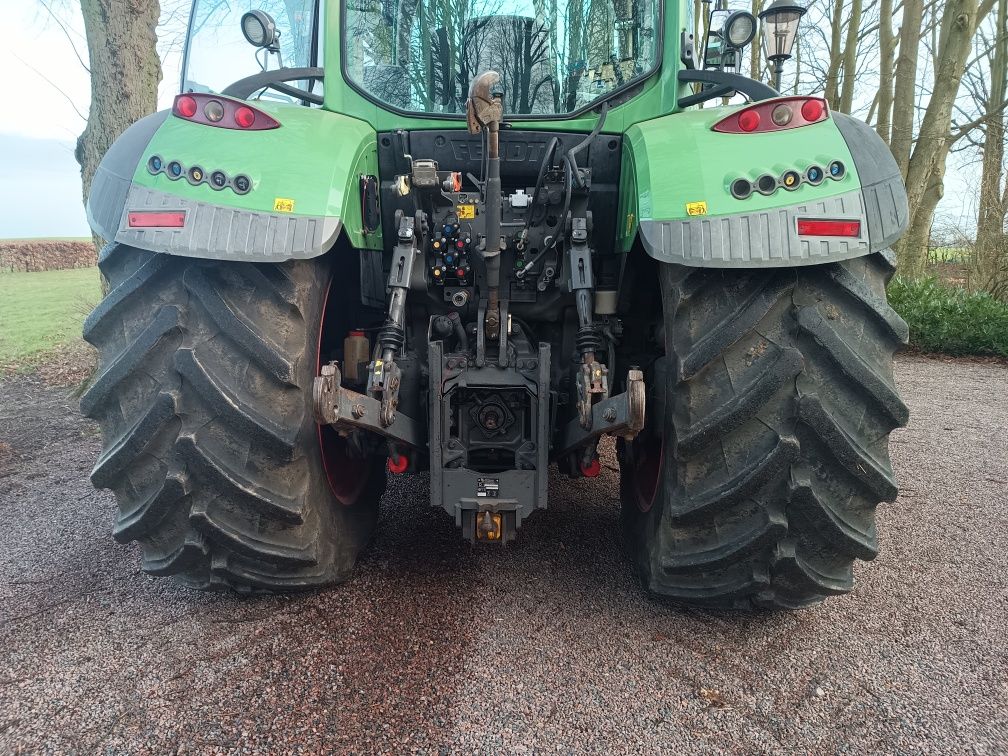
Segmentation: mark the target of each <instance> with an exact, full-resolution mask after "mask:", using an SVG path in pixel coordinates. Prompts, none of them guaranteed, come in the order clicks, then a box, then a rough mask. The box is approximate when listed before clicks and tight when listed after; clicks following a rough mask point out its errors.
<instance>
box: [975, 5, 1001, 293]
mask: <svg viewBox="0 0 1008 756" xmlns="http://www.w3.org/2000/svg"><path fill="white" fill-rule="evenodd" d="M996 34H997V37H996V42H995V45H994V51H993V55H992V56H991V57H990V58H988V61H989V65H990V69H989V70H990V77H991V80H990V90H989V94H988V96H987V102H986V103H984V110H985V113H986V118H985V122H984V125H983V131H984V143H983V157H982V169H981V174H980V201H979V208H978V212H977V232H976V244H975V245H974V248H973V256H972V259H971V260H970V286H971V288H974V289H982V290H985V291H988V292H990V293H991V294H994V295H996V296H1004V295H1005V294H1006V293H1008V249H1006V247H1008V239H1006V237H1005V213H1006V210H1008V207H1006V206H1005V194H1004V193H1003V192H1002V189H1001V179H1002V176H1003V174H1004V154H1005V113H1004V108H1003V105H1004V102H1005V97H1006V95H1008V0H998V9H997V25H996ZM1006 191H1008V186H1006Z"/></svg>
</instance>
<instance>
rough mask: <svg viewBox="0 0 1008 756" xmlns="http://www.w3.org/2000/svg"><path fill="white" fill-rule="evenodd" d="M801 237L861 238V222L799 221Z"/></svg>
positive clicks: (804, 219)
mask: <svg viewBox="0 0 1008 756" xmlns="http://www.w3.org/2000/svg"><path fill="white" fill-rule="evenodd" d="M798 235H799V236H861V221H858V220H812V219H809V218H799V219H798Z"/></svg>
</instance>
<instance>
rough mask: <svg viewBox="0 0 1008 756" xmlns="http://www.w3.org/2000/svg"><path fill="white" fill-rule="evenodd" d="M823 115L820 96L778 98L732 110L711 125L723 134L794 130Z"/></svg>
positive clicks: (825, 108) (825, 110) (826, 115)
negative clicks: (729, 113)
mask: <svg viewBox="0 0 1008 756" xmlns="http://www.w3.org/2000/svg"><path fill="white" fill-rule="evenodd" d="M827 118H829V106H828V105H827V104H826V100H824V99H822V98H821V97H778V98H776V99H773V100H765V101H763V102H758V103H756V104H755V105H750V106H749V107H748V108H743V109H742V110H740V111H738V112H737V113H732V114H731V115H730V116H728V117H727V118H723V119H721V120H720V121H718V122H717V123H715V124H714V125H713V126H712V127H711V128H712V130H713V131H720V132H721V133H723V134H751V133H760V132H764V131H783V130H784V129H796V128H798V127H799V126H808V125H809V124H812V123H820V122H821V121H825V120H826V119H827Z"/></svg>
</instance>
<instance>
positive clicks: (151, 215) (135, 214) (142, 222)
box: [126, 210, 186, 228]
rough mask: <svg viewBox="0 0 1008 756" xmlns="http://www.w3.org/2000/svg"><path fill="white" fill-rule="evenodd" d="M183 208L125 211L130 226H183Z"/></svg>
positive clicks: (184, 215)
mask: <svg viewBox="0 0 1008 756" xmlns="http://www.w3.org/2000/svg"><path fill="white" fill-rule="evenodd" d="M185 217H186V214H185V210H156V211H145V210H137V211H131V212H129V213H127V220H126V222H127V224H128V225H129V227H130V228H183V227H184V226H185Z"/></svg>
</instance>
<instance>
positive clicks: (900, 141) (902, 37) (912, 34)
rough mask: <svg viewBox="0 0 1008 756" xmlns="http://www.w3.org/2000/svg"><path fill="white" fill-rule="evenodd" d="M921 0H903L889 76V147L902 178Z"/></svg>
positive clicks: (911, 121)
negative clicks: (891, 75)
mask: <svg viewBox="0 0 1008 756" xmlns="http://www.w3.org/2000/svg"><path fill="white" fill-rule="evenodd" d="M923 20H924V0H904V2H903V22H902V24H901V25H900V32H899V58H897V60H896V75H895V76H894V78H893V109H892V133H891V136H890V139H889V149H890V150H892V154H893V157H894V158H896V164H897V165H899V167H900V172H901V173H902V174H903V178H906V175H907V166H908V164H909V162H910V148H911V146H912V145H913V130H914V101H915V99H916V98H915V95H916V92H917V58H918V56H919V54H920V38H921V27H922V25H923Z"/></svg>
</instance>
